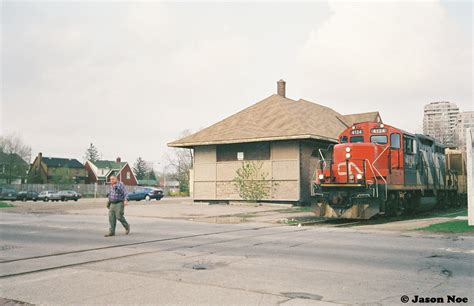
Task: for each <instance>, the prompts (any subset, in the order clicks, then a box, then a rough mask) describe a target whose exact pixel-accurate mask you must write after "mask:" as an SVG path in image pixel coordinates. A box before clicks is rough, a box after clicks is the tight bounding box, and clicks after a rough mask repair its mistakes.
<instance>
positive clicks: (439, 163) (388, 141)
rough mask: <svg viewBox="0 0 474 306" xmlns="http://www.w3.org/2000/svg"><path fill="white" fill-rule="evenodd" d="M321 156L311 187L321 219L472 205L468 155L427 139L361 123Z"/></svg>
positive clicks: (385, 127) (389, 128)
mask: <svg viewBox="0 0 474 306" xmlns="http://www.w3.org/2000/svg"><path fill="white" fill-rule="evenodd" d="M319 154H320V162H319V164H318V166H317V168H316V170H315V171H314V176H313V180H312V183H311V185H312V186H311V195H312V197H313V200H314V202H316V205H315V210H314V213H315V214H316V215H317V216H321V217H326V218H329V219H338V218H340V219H370V218H373V217H375V216H396V215H401V214H409V213H413V212H416V211H421V210H430V209H433V208H435V207H446V206H456V205H463V204H465V203H466V202H467V190H466V186H467V184H466V165H465V158H466V156H465V153H464V152H463V151H461V150H450V149H448V148H446V147H445V146H444V145H443V144H442V143H440V142H439V141H437V140H436V139H434V138H432V137H430V136H427V135H423V134H414V133H409V132H406V131H404V130H402V129H399V128H396V127H393V126H390V125H387V124H383V123H380V122H361V123H356V124H354V125H352V126H350V127H348V128H347V129H346V130H344V131H343V132H341V133H340V134H339V136H338V143H337V144H335V145H331V146H330V147H328V148H327V149H325V150H323V149H320V150H319Z"/></svg>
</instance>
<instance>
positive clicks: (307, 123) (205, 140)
mask: <svg viewBox="0 0 474 306" xmlns="http://www.w3.org/2000/svg"><path fill="white" fill-rule="evenodd" d="M349 125H350V123H348V122H347V120H346V119H345V117H344V116H342V115H341V114H339V113H338V112H336V111H334V110H332V109H331V108H328V107H325V106H322V105H319V104H316V103H313V102H309V101H306V100H302V99H300V100H298V101H295V100H292V99H288V98H285V97H282V96H279V95H271V96H270V97H268V98H266V99H264V100H262V101H260V102H258V103H256V104H254V105H252V106H250V107H248V108H246V109H244V110H242V111H240V112H238V113H236V114H234V115H232V116H230V117H228V118H226V119H224V120H222V121H220V122H218V123H216V124H214V125H211V126H209V127H207V128H205V129H203V130H201V131H199V132H197V133H195V134H192V135H190V136H187V137H184V138H182V139H180V140H176V141H174V142H171V143H169V144H168V145H169V146H170V147H192V146H198V145H210V144H224V143H240V142H253V141H265V140H284V139H308V138H313V139H321V140H328V141H336V139H337V136H338V134H339V133H340V132H341V131H342V130H344V129H345V128H346V127H348V126H349Z"/></svg>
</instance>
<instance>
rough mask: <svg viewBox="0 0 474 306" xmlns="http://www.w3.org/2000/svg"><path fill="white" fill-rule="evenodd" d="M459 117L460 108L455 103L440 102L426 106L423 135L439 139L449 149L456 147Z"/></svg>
mask: <svg viewBox="0 0 474 306" xmlns="http://www.w3.org/2000/svg"><path fill="white" fill-rule="evenodd" d="M458 116H459V107H458V106H457V105H456V104H455V103H452V102H448V101H439V102H431V103H429V104H426V105H425V109H424V116H423V133H425V134H427V135H430V136H431V137H434V138H436V139H438V140H439V141H441V142H442V143H443V144H444V145H446V146H448V147H454V146H455V145H456V144H455V131H456V126H457V123H458V120H459V119H458Z"/></svg>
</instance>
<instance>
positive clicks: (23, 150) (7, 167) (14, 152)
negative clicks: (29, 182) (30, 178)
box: [0, 134, 31, 184]
mask: <svg viewBox="0 0 474 306" xmlns="http://www.w3.org/2000/svg"><path fill="white" fill-rule="evenodd" d="M0 152H1V165H0V178H3V179H4V180H5V182H6V183H7V184H10V183H11V182H12V181H13V180H15V179H21V180H23V179H24V178H26V175H27V171H28V167H29V163H30V159H31V147H30V146H28V145H26V144H25V143H24V142H23V140H22V139H21V137H19V136H18V135H15V134H9V135H6V136H0Z"/></svg>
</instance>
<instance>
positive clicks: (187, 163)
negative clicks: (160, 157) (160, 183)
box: [165, 130, 194, 193]
mask: <svg viewBox="0 0 474 306" xmlns="http://www.w3.org/2000/svg"><path fill="white" fill-rule="evenodd" d="M190 134H191V131H189V130H184V131H183V132H181V135H180V138H184V137H186V136H189V135H190ZM193 154H194V152H193V150H192V149H187V148H173V149H171V151H170V152H168V153H167V154H166V155H165V160H166V164H167V166H166V167H167V169H168V171H169V173H170V174H172V176H173V177H174V179H176V180H177V181H179V184H180V189H181V191H182V192H186V193H187V192H189V171H190V170H191V169H192V167H193V160H194V155H193Z"/></svg>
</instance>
